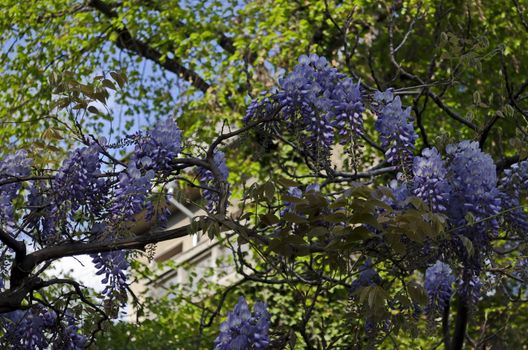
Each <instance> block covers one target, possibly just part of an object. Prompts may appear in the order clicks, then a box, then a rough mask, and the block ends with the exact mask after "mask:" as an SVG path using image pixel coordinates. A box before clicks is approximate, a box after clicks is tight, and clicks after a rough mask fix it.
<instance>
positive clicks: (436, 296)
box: [424, 260, 455, 313]
mask: <svg viewBox="0 0 528 350" xmlns="http://www.w3.org/2000/svg"><path fill="white" fill-rule="evenodd" d="M454 281H455V277H454V276H453V274H452V270H451V267H449V265H447V264H446V263H443V262H441V261H439V260H438V261H437V262H436V263H435V264H434V265H432V266H430V267H428V268H427V270H426V271H425V284H424V287H425V290H426V292H427V297H428V299H429V301H428V304H427V308H426V311H427V312H428V313H431V312H434V310H436V309H437V308H438V309H439V310H440V311H443V310H444V308H445V307H447V305H449V299H451V294H452V292H453V290H452V287H451V285H452V284H453V282H454Z"/></svg>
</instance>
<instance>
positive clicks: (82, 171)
mask: <svg viewBox="0 0 528 350" xmlns="http://www.w3.org/2000/svg"><path fill="white" fill-rule="evenodd" d="M100 149H101V146H99V145H97V144H92V145H90V146H88V147H81V148H78V149H76V150H75V151H73V152H71V153H70V156H69V157H68V158H67V159H66V160H65V161H64V162H63V163H62V166H61V167H60V169H59V171H58V172H57V175H56V176H55V179H54V180H53V184H52V188H53V190H54V194H55V195H56V197H57V198H60V202H61V204H64V203H68V207H69V208H68V209H70V210H71V211H76V210H77V209H79V208H80V207H81V206H86V207H88V212H90V213H93V214H97V213H99V211H100V210H101V207H102V205H103V203H104V202H103V201H102V198H103V197H102V194H104V193H105V192H106V190H105V187H106V181H105V179H102V178H101V177H100V176H99V175H101V161H100V159H99V151H100Z"/></svg>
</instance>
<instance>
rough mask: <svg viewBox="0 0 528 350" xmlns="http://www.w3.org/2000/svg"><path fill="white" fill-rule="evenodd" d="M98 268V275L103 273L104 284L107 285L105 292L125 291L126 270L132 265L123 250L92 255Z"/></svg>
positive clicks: (108, 293)
mask: <svg viewBox="0 0 528 350" xmlns="http://www.w3.org/2000/svg"><path fill="white" fill-rule="evenodd" d="M91 257H92V262H93V263H94V266H95V268H96V269H97V272H96V274H97V275H103V276H104V277H103V279H102V280H101V283H102V284H105V285H106V288H105V289H104V290H103V294H104V295H107V296H111V295H112V294H113V293H114V292H119V293H123V292H124V291H125V289H126V286H127V281H126V280H127V279H126V274H125V272H126V270H127V269H128V267H129V266H130V264H129V263H128V261H127V260H126V254H125V251H123V250H116V251H112V252H107V253H98V254H94V255H91Z"/></svg>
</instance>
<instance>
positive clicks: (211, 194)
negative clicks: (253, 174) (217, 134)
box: [198, 151, 229, 211]
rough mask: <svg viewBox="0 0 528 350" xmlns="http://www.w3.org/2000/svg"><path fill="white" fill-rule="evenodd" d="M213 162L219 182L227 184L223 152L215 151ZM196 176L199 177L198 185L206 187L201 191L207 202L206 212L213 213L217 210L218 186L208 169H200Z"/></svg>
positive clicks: (218, 200)
mask: <svg viewBox="0 0 528 350" xmlns="http://www.w3.org/2000/svg"><path fill="white" fill-rule="evenodd" d="M213 162H214V164H215V166H216V167H217V168H218V171H219V173H220V177H221V180H222V181H224V182H227V177H228V176H229V170H228V169H227V165H226V160H225V155H224V152H221V151H215V153H214V156H213ZM198 175H199V177H200V184H201V185H202V186H203V187H206V189H204V190H203V196H204V198H205V200H206V201H207V210H209V211H214V210H216V209H218V205H219V203H220V194H219V192H218V188H219V186H220V184H219V183H218V181H217V179H216V178H215V176H214V175H213V173H212V172H211V170H209V169H205V168H200V169H199V170H198ZM226 205H227V203H226Z"/></svg>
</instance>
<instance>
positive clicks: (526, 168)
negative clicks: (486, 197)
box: [498, 160, 528, 236]
mask: <svg viewBox="0 0 528 350" xmlns="http://www.w3.org/2000/svg"><path fill="white" fill-rule="evenodd" d="M498 187H499V190H500V191H501V193H500V196H501V206H502V209H503V211H504V212H505V213H504V219H503V222H504V223H505V225H506V226H507V227H508V229H509V230H510V231H516V232H519V233H521V235H523V236H524V235H525V233H526V232H528V216H527V215H526V213H525V212H524V210H523V208H522V207H521V202H520V198H521V195H522V192H523V191H528V161H526V160H525V161H523V162H520V163H515V164H513V165H512V166H511V167H510V168H509V169H506V170H504V176H503V177H502V178H501V179H500V181H499V186H498Z"/></svg>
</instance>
